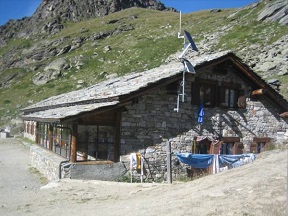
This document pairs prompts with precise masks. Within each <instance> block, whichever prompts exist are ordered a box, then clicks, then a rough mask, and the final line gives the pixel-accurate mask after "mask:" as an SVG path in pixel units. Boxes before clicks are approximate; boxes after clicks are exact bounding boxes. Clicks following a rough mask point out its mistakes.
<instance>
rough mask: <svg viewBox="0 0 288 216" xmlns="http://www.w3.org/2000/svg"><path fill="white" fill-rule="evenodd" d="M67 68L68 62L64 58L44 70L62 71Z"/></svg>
mask: <svg viewBox="0 0 288 216" xmlns="http://www.w3.org/2000/svg"><path fill="white" fill-rule="evenodd" d="M66 67H67V63H66V60H65V59H63V58H59V59H56V60H54V61H52V62H51V63H50V64H49V65H48V66H46V67H45V68H44V71H49V70H54V71H61V70H63V69H64V68H66Z"/></svg>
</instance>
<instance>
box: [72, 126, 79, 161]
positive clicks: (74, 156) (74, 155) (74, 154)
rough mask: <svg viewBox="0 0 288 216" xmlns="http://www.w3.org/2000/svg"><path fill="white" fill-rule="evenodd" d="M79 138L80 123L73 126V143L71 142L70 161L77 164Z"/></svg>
mask: <svg viewBox="0 0 288 216" xmlns="http://www.w3.org/2000/svg"><path fill="white" fill-rule="evenodd" d="M77 138H78V123H75V122H74V123H73V125H72V141H71V153H70V161H71V162H72V163H75V162H76V161H77Z"/></svg>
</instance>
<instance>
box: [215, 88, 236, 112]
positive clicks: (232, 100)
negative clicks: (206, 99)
mask: <svg viewBox="0 0 288 216" xmlns="http://www.w3.org/2000/svg"><path fill="white" fill-rule="evenodd" d="M219 88H220V98H219V105H220V106H222V107H226V108H237V100H238V91H237V90H235V89H232V88H229V87H225V86H221V87H219Z"/></svg>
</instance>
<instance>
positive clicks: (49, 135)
mask: <svg viewBox="0 0 288 216" xmlns="http://www.w3.org/2000/svg"><path fill="white" fill-rule="evenodd" d="M48 127H49V129H48V130H49V131H48V140H49V150H50V151H52V150H53V126H52V124H49V126H48Z"/></svg>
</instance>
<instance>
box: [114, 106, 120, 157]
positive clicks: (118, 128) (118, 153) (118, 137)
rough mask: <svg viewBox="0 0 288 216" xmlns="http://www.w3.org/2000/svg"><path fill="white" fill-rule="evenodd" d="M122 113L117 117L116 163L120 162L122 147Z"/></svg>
mask: <svg viewBox="0 0 288 216" xmlns="http://www.w3.org/2000/svg"><path fill="white" fill-rule="evenodd" d="M120 140H121V111H117V112H116V115H115V138H114V162H118V161H119V157H120V146H121V142H120Z"/></svg>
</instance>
